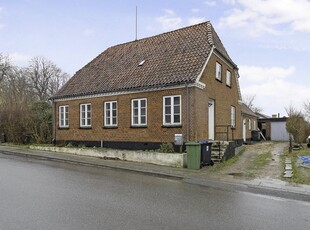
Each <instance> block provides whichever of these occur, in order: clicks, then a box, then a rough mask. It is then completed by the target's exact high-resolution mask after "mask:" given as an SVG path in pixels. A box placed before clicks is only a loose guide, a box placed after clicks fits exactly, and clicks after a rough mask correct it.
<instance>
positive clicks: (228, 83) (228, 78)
mask: <svg viewBox="0 0 310 230" xmlns="http://www.w3.org/2000/svg"><path fill="white" fill-rule="evenodd" d="M226 85H227V86H231V72H230V71H229V70H226Z"/></svg>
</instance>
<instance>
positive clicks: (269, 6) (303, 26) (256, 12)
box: [219, 0, 310, 36]
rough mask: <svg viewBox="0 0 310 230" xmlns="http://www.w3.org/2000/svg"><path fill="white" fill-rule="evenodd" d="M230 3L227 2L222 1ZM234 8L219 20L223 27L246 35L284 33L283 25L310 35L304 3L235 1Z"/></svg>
mask: <svg viewBox="0 0 310 230" xmlns="http://www.w3.org/2000/svg"><path fill="white" fill-rule="evenodd" d="M224 2H226V3H228V2H229V3H231V1H224ZM234 2H235V3H236V4H235V5H234V8H233V9H232V10H230V11H229V12H228V15H227V16H225V17H222V18H221V19H220V23H219V25H220V26H221V27H227V28H229V27H230V28H231V27H232V28H244V29H246V30H247V32H248V33H249V34H250V35H253V36H258V35H262V34H265V33H269V34H276V35H279V34H283V33H286V32H287V31H285V30H284V29H283V27H284V26H287V25H288V26H289V27H290V29H291V30H293V31H301V32H310V14H309V12H310V1H307V0H282V1H279V0H268V1H265V0H235V1H234Z"/></svg>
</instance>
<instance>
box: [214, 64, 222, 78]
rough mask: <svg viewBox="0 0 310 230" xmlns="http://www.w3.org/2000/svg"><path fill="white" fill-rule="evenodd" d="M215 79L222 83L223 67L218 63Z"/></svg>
mask: <svg viewBox="0 0 310 230" xmlns="http://www.w3.org/2000/svg"><path fill="white" fill-rule="evenodd" d="M215 78H216V79H217V80H219V81H222V65H221V64H220V63H218V62H216V64H215Z"/></svg>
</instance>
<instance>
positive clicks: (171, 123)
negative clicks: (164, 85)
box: [163, 95, 182, 126]
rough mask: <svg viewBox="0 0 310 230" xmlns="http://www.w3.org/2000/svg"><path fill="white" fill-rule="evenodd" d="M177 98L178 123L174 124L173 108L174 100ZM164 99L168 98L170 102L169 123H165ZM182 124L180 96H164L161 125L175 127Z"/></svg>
mask: <svg viewBox="0 0 310 230" xmlns="http://www.w3.org/2000/svg"><path fill="white" fill-rule="evenodd" d="M177 97H179V98H180V105H179V106H180V112H179V114H177V115H179V116H180V122H175V121H174V116H175V115H176V113H175V111H174V107H175V104H174V99H175V98H177ZM166 98H170V102H171V105H170V106H169V107H171V110H170V113H171V114H170V123H168V122H166V107H168V106H167V105H166ZM181 124H182V97H181V95H173V96H164V97H163V125H165V126H175V125H181Z"/></svg>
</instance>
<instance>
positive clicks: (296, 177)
mask: <svg viewBox="0 0 310 230" xmlns="http://www.w3.org/2000/svg"><path fill="white" fill-rule="evenodd" d="M303 147H304V148H303V149H301V150H293V152H292V153H286V154H285V155H284V158H283V162H285V157H288V158H291V160H292V168H293V177H292V178H291V179H288V181H290V182H294V183H298V184H310V168H305V167H301V166H299V165H298V163H297V159H298V158H297V157H298V156H310V148H308V147H307V145H303ZM283 165H284V163H283Z"/></svg>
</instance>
